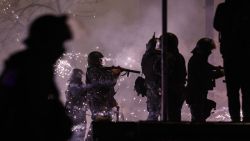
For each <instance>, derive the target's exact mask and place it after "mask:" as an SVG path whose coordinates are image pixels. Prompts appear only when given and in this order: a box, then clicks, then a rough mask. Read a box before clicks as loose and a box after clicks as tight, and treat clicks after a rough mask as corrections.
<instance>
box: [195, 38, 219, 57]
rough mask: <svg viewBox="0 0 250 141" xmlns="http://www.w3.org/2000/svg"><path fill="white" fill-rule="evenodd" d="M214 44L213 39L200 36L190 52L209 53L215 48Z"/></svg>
mask: <svg viewBox="0 0 250 141" xmlns="http://www.w3.org/2000/svg"><path fill="white" fill-rule="evenodd" d="M215 48H216V45H215V43H214V40H213V39H210V38H201V39H200V40H199V41H198V42H197V44H196V46H195V48H194V49H193V50H192V53H210V52H211V50H213V49H215Z"/></svg>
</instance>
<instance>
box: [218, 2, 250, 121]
mask: <svg viewBox="0 0 250 141" xmlns="http://www.w3.org/2000/svg"><path fill="white" fill-rule="evenodd" d="M249 25H250V5H249V4H248V1H247V0H241V1H239V0H226V1H225V2H223V3H220V4H219V5H218V6H217V9H216V13H215V17H214V28H215V29H216V30H217V31H218V32H219V41H220V52H221V54H222V57H223V63H224V69H225V79H226V87H227V97H228V108H229V114H230V117H231V120H232V121H233V122H240V121H241V120H243V122H249V121H250V108H249V107H250V73H249V72H250V67H249V66H250V63H249V61H248V60H249V56H250V41H249V37H248V36H249V33H250V26H249ZM240 90H241V96H242V104H240ZM241 107H242V114H243V119H241V114H240V113H241V112H240V111H241Z"/></svg>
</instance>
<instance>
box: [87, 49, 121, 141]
mask: <svg viewBox="0 0 250 141" xmlns="http://www.w3.org/2000/svg"><path fill="white" fill-rule="evenodd" d="M103 57H104V56H103V54H102V53H101V52H98V51H93V52H90V53H89V54H88V68H87V72H86V84H87V85H94V87H93V88H92V89H89V90H88V91H87V99H88V104H89V108H90V111H91V114H92V115H91V119H92V121H103V120H104V121H112V113H113V112H112V108H114V107H118V104H117V102H116V100H115V98H114V96H115V94H116V92H115V89H114V87H115V85H116V83H117V79H118V77H119V75H120V73H121V70H120V69H111V70H107V69H105V68H104V66H103V64H102V63H103V62H102V61H103V60H102V59H103ZM91 134H92V133H91V127H90V130H89V133H88V137H87V140H92V135H91Z"/></svg>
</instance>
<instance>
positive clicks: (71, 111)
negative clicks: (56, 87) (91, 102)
mask: <svg viewBox="0 0 250 141" xmlns="http://www.w3.org/2000/svg"><path fill="white" fill-rule="evenodd" d="M82 75H83V71H82V70H81V69H78V68H74V69H73V70H72V73H71V76H70V78H69V81H68V87H67V90H66V92H65V94H66V104H65V107H66V110H67V114H68V116H69V117H70V119H71V120H72V122H73V126H72V131H73V136H72V137H71V141H84V137H85V133H86V128H87V119H86V111H87V110H88V107H87V106H88V105H87V98H86V96H87V88H85V85H83V82H82Z"/></svg>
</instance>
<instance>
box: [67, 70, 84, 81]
mask: <svg viewBox="0 0 250 141" xmlns="http://www.w3.org/2000/svg"><path fill="white" fill-rule="evenodd" d="M82 75H83V71H82V70H81V69H78V68H74V69H73V70H72V72H71V76H70V79H69V81H70V82H73V83H82Z"/></svg>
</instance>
